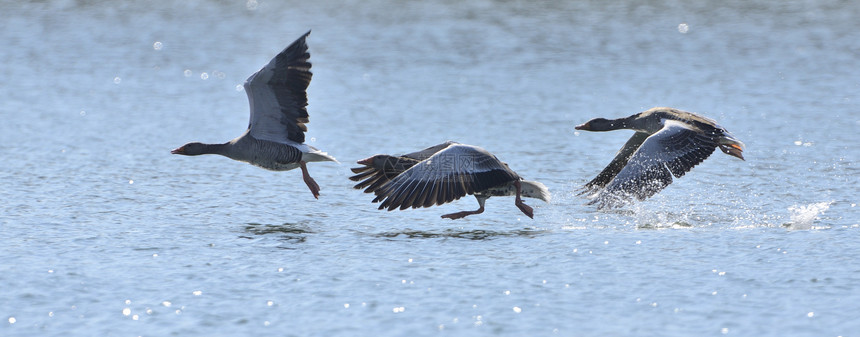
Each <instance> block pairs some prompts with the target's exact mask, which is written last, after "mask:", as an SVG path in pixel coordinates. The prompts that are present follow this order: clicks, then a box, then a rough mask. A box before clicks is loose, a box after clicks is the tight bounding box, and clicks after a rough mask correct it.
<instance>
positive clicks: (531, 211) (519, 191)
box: [514, 180, 535, 219]
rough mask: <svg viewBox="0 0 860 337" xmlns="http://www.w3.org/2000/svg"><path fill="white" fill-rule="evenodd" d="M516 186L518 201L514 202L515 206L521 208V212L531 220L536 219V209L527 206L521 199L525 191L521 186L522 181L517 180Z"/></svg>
mask: <svg viewBox="0 0 860 337" xmlns="http://www.w3.org/2000/svg"><path fill="white" fill-rule="evenodd" d="M514 186H515V187H516V188H517V199H516V201H514V204H515V205H517V208H519V209H520V211H522V212H523V214H525V215H526V216H528V217H529V218H532V219H534V217H535V211H534V209H532V208H531V206H529V205H526V203H524V202H523V199H522V197H521V195H522V191H523V190H522V186H521V185H520V181H519V180H517V181H516V182H514Z"/></svg>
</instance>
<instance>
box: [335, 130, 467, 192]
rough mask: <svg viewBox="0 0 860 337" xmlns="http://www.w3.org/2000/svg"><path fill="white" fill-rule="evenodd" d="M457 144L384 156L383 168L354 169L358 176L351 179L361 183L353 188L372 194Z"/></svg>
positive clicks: (365, 167)
mask: <svg viewBox="0 0 860 337" xmlns="http://www.w3.org/2000/svg"><path fill="white" fill-rule="evenodd" d="M456 144H458V143H456V142H452V141H447V142H445V143H442V144H438V145H434V146H431V147H428V148H426V149H423V150H421V151H417V152H412V153H407V154H404V155H402V156H384V157H386V159H385V160H383V161H382V166H381V167H374V166H370V165H365V166H362V167H356V168H352V172H353V173H357V174H356V175H354V176H352V177H349V179H350V180H352V181H360V183H358V184H356V185H355V186H353V187H354V188H355V189H362V188H366V189H365V190H364V193H372V192H374V191H376V189H378V188H379V187H380V186H382V185H383V184H385V183H387V182H389V181H390V180H391V179H393V178H394V177H396V176H397V175H399V174H401V173H403V172H404V171H406V170H408V169H409V168H410V167H412V166H413V165H415V164H416V163H418V162H420V161H422V160H425V159H427V158H430V157H431V156H433V155H434V154H436V153H437V152H439V151H441V150H444V149H445V148H447V147H449V146H451V145H456Z"/></svg>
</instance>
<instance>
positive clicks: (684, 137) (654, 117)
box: [576, 107, 744, 208]
mask: <svg viewBox="0 0 860 337" xmlns="http://www.w3.org/2000/svg"><path fill="white" fill-rule="evenodd" d="M576 129H577V130H585V131H611V130H619V129H629V130H634V131H636V133H634V134H633V136H632V137H630V140H628V141H627V143H626V144H624V146H623V147H622V148H621V150H619V151H618V153H617V154H616V155H615V158H614V159H612V162H610V163H609V165H608V166H606V168H604V169H603V171H601V172H600V174H598V175H597V177H595V178H594V179H592V180H591V181H589V182H588V183H586V184H585V186H584V187H583V192H582V194H588V195H590V196H591V197H592V198H593V199H592V200H591V201H590V202H589V204H597V206H598V208H605V207H618V206H620V205H623V204H624V203H626V202H628V201H630V200H631V199H632V198H636V199H638V200H645V199H646V198H648V197H650V196H653V195H654V194H656V193H657V192H660V191H661V190H663V188H665V187H666V186H668V185H669V184H671V183H672V176H674V177H675V178H680V177H682V176H683V175H684V174H685V173H687V172H689V171H690V169H692V168H693V167H694V166H696V165H698V164H699V163H701V162H702V161H704V160H705V159H706V158H708V156H710V155H711V153H713V152H714V150H715V149H716V148H718V147H719V148H720V150H722V151H723V152H724V153H726V154H728V155H730V156H734V157H737V158H739V159H741V160H743V159H744V156H743V149H744V144H743V143H742V142H741V141H740V140H738V139H737V138H735V136H733V135H732V134H731V133H729V132H728V131H726V129H725V128H723V127H721V126H719V125H718V124H717V123H716V122H715V121H714V120H712V119H709V118H706V117H703V116H700V115H697V114H694V113H692V112H687V111H682V110H678V109H674V108H666V107H657V108H652V109H650V110H647V111H644V112H641V113H638V114H635V115H632V116H629V117H625V118H618V119H605V118H595V119H592V120H590V121H588V122H586V123H585V124H581V125H578V126H576Z"/></svg>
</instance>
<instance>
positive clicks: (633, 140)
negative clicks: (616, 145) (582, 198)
mask: <svg viewBox="0 0 860 337" xmlns="http://www.w3.org/2000/svg"><path fill="white" fill-rule="evenodd" d="M646 138H648V134H647V133H645V132H636V133H634V134H633V136H632V137H630V139H629V140H627V142H626V143H624V146H622V147H621V149H620V150H618V153H617V154H616V155H615V158H612V161H611V162H609V165H606V167H605V168H604V169H603V171H600V173H598V174H597V177H594V179H592V180H591V181H589V182H588V183H586V184H585V185H584V186H583V187H582V191H581V192H580V193H579V194H580V195H583V194H591V193H593V192H595V191H597V190H600V189H601V188H603V187H604V186H606V184H609V182H610V181H612V179H613V178H615V176H616V175H618V172H621V170H622V169H623V168H624V166H626V165H627V161H629V160H630V157H632V156H633V153H635V152H636V150H638V149H639V146H641V145H642V142H644V141H645V139H646Z"/></svg>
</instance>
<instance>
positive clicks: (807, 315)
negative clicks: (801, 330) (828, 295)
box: [806, 311, 815, 318]
mask: <svg viewBox="0 0 860 337" xmlns="http://www.w3.org/2000/svg"><path fill="white" fill-rule="evenodd" d="M812 316H815V313H814V312H812V311H810V312H809V313H808V314H806V317H809V318H812Z"/></svg>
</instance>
